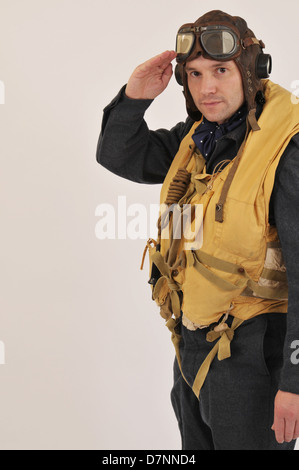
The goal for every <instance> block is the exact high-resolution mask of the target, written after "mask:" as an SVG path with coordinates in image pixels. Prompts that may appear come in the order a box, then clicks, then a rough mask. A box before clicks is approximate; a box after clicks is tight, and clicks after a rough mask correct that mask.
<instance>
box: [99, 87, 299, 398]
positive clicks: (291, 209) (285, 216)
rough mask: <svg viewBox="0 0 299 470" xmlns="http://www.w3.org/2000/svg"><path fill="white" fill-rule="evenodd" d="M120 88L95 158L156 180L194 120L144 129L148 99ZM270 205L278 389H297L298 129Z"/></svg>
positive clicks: (228, 141) (233, 137)
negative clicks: (280, 259) (279, 255)
mask: <svg viewBox="0 0 299 470" xmlns="http://www.w3.org/2000/svg"><path fill="white" fill-rule="evenodd" d="M124 89H125V87H123V88H122V89H121V90H120V92H119V93H118V95H117V96H116V97H115V98H114V99H113V100H112V102H111V103H110V104H109V105H108V106H106V108H105V109H104V114H103V119H102V128H101V133H100V137H99V141H98V146H97V161H98V162H99V163H100V164H101V165H102V166H104V167H105V168H107V169H108V170H109V171H111V172H113V173H114V174H116V175H119V176H121V177H123V178H126V179H128V180H131V181H134V182H138V183H145V184H161V183H162V182H163V180H164V178H165V176H166V174H167V172H168V169H169V166H170V164H171V162H172V160H173V158H174V156H175V155H176V153H177V151H178V148H179V145H180V143H181V141H182V139H183V138H184V137H185V135H186V134H187V133H188V132H189V130H190V128H191V126H192V125H193V123H194V121H193V120H192V119H191V118H189V117H188V118H187V119H186V121H185V122H180V123H178V124H176V125H175V126H174V127H172V128H171V129H170V130H167V129H158V130H155V131H152V130H149V128H148V126H147V124H146V122H145V120H144V114H145V112H146V110H147V108H148V107H149V106H150V104H151V103H152V100H131V99H129V98H127V97H126V95H125V93H124ZM274 131H275V130H274ZM244 135H245V125H241V126H239V127H238V128H237V129H235V130H234V131H232V132H230V133H229V134H227V135H224V136H223V137H221V138H220V139H219V140H218V142H217V144H216V148H215V149H214V151H213V153H212V154H211V156H210V157H209V160H208V161H207V171H208V172H211V171H213V168H214V166H215V165H216V164H217V163H218V162H219V161H221V160H224V159H232V158H234V156H235V155H236V154H237V151H238V149H239V146H240V145H241V143H242V141H243V138H244ZM155 202H157V201H155ZM269 209H270V211H269V212H270V214H269V222H270V224H271V225H276V227H277V231H278V236H279V238H280V241H281V245H282V251H283V256H284V260H285V263H286V268H287V277H288V285H289V304H288V313H287V333H286V338H285V346H284V362H283V367H282V372H281V378H280V390H283V391H287V392H291V393H297V394H299V134H297V135H295V136H294V137H293V139H292V140H291V142H290V143H289V145H288V147H287V149H286V150H285V152H284V154H283V156H282V157H281V159H280V162H279V165H278V168H277V171H276V177H275V183H274V188H273V192H272V197H271V201H270V208H269ZM280 315H282V314H280ZM284 315H285V314H284ZM296 351H298V353H296Z"/></svg>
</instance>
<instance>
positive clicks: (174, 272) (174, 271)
mask: <svg viewBox="0 0 299 470" xmlns="http://www.w3.org/2000/svg"><path fill="white" fill-rule="evenodd" d="M178 274H179V272H178V270H177V269H174V270H173V271H172V275H173V276H174V277H175V276H177V275H178Z"/></svg>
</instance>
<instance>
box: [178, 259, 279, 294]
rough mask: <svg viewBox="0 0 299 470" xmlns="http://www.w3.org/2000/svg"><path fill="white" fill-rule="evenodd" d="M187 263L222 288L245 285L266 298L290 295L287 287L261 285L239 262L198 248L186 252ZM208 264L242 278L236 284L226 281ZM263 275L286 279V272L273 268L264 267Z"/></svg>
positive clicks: (271, 278) (270, 278)
mask: <svg viewBox="0 0 299 470" xmlns="http://www.w3.org/2000/svg"><path fill="white" fill-rule="evenodd" d="M186 258H187V263H188V265H189V266H194V268H195V269H196V270H197V271H198V272H199V273H200V274H202V275H203V276H204V277H205V278H206V279H208V280H209V281H210V282H212V283H214V284H215V285H217V286H218V287H220V288H221V289H222V290H225V291H227V290H232V291H233V290H240V289H241V290H242V289H243V288H245V287H249V288H250V289H251V290H252V291H253V292H254V294H256V295H257V296H258V297H262V298H265V299H280V300H282V299H287V297H288V289H287V287H281V288H273V287H267V286H261V285H259V284H258V282H256V281H254V280H253V279H251V277H250V276H249V274H248V273H247V272H246V270H245V269H244V268H243V266H240V265H238V264H233V263H230V262H229V261H224V260H221V259H219V258H216V257H215V256H212V255H209V254H207V253H204V252H202V251H200V250H197V251H196V253H195V252H194V251H190V250H189V251H187V252H186ZM204 265H208V266H210V267H212V268H215V269H218V270H219V271H223V272H227V273H231V274H238V275H240V276H241V279H239V280H238V281H237V283H236V284H233V283H231V282H229V281H226V280H224V279H222V278H220V277H219V276H217V274H215V273H214V272H212V271H211V270H210V269H208V268H207V267H206V266H204ZM261 277H263V278H264V279H267V280H280V281H282V280H283V281H286V273H282V272H280V271H275V270H272V269H266V268H264V269H263V272H262V274H261Z"/></svg>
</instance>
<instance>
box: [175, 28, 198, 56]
mask: <svg viewBox="0 0 299 470" xmlns="http://www.w3.org/2000/svg"><path fill="white" fill-rule="evenodd" d="M194 40H195V36H194V33H191V32H190V33H179V34H178V35H177V42H176V52H177V53H178V54H184V55H185V54H189V52H190V51H191V49H192V47H193V44H194Z"/></svg>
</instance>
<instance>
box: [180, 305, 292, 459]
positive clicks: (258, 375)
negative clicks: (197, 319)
mask: <svg viewBox="0 0 299 470" xmlns="http://www.w3.org/2000/svg"><path fill="white" fill-rule="evenodd" d="M231 321H232V317H229V319H228V321H227V323H228V324H229V325H230V324H231ZM180 328H181V332H180V333H181V335H182V340H181V343H180V355H181V361H182V371H183V374H184V376H185V377H186V379H187V381H188V383H189V384H192V383H193V381H194V378H195V376H196V373H197V371H198V369H199V367H200V365H201V363H202V362H203V360H204V359H205V357H206V356H207V355H208V353H209V351H210V350H211V349H212V348H213V346H214V344H215V343H209V342H207V341H206V334H207V331H208V329H202V330H196V331H190V330H187V329H186V328H185V327H184V326H183V325H182V324H181V325H180ZM285 331H286V314H280V313H273V314H265V315H260V316H257V317H255V318H253V319H250V320H247V321H245V322H244V323H243V324H242V325H241V326H239V328H238V329H237V330H236V331H235V335H234V338H233V340H232V342H231V357H230V358H227V359H224V360H222V361H219V360H218V359H217V356H216V358H215V359H214V360H213V362H212V365H211V368H210V370H209V372H208V375H207V378H206V380H205V383H204V385H203V387H202V389H201V392H200V399H199V400H198V399H197V398H196V396H195V395H194V393H193V391H192V389H191V388H190V387H189V386H188V385H187V383H186V382H185V380H184V379H183V377H182V376H181V373H180V370H179V367H178V364H177V361H176V360H175V363H174V386H173V389H172V391H171V401H172V405H173V408H174V411H175V414H176V417H177V421H178V425H179V430H180V433H181V439H182V449H183V450H293V449H294V447H295V443H296V441H292V442H290V443H283V444H278V443H277V441H276V439H275V434H274V432H273V431H272V430H271V426H272V424H273V416H274V398H275V395H276V393H277V390H278V382H279V373H280V369H281V366H282V360H283V344H284V337H285Z"/></svg>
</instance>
